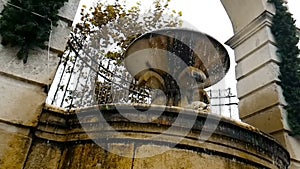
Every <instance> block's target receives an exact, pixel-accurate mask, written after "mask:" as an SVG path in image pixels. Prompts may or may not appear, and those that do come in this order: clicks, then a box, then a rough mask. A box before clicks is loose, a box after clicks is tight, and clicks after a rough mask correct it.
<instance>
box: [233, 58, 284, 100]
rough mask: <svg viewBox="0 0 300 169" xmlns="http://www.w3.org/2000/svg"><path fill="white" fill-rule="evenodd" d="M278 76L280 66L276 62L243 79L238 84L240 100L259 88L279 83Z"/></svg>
mask: <svg viewBox="0 0 300 169" xmlns="http://www.w3.org/2000/svg"><path fill="white" fill-rule="evenodd" d="M278 75H279V66H278V65H277V64H276V63H274V62H270V63H267V64H266V65H264V66H263V67H261V68H259V69H257V70H255V71H254V72H252V73H251V74H248V75H247V76H245V77H243V78H242V79H239V81H238V83H237V95H238V98H239V99H242V98H243V97H245V96H246V95H248V94H251V93H252V92H253V91H255V90H258V89H259V88H262V87H264V86H266V85H268V84H271V83H276V82H278V81H279V79H278Z"/></svg>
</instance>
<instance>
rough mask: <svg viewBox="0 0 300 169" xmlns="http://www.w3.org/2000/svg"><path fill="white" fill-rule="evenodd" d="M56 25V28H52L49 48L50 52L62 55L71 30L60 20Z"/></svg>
mask: <svg viewBox="0 0 300 169" xmlns="http://www.w3.org/2000/svg"><path fill="white" fill-rule="evenodd" d="M57 24H58V25H57V26H56V27H53V31H52V35H51V39H50V46H51V49H52V50H54V51H57V52H58V53H63V52H64V51H65V49H66V45H67V42H68V39H69V35H70V32H71V29H72V28H71V27H69V25H68V23H67V22H65V21H62V20H59V21H58V22H57ZM47 44H48V42H47Z"/></svg>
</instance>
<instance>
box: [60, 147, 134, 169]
mask: <svg viewBox="0 0 300 169" xmlns="http://www.w3.org/2000/svg"><path fill="white" fill-rule="evenodd" d="M102 146H105V145H102ZM107 146H109V148H108V149H109V150H111V151H112V152H122V153H130V154H131V155H133V145H130V144H129V145H128V144H114V145H107ZM131 166H132V158H126V157H122V156H119V155H116V154H113V153H111V152H110V151H106V150H104V149H103V148H102V147H100V146H98V145H96V144H78V145H74V146H71V147H70V148H69V151H68V153H67V154H66V156H65V160H64V162H63V164H62V165H61V168H62V169H65V168H68V169H100V168H107V169H108V168H118V169H131Z"/></svg>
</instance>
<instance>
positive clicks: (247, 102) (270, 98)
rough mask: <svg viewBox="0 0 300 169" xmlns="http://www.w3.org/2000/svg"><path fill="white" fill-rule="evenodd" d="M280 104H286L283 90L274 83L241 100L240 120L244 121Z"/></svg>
mask: <svg viewBox="0 0 300 169" xmlns="http://www.w3.org/2000/svg"><path fill="white" fill-rule="evenodd" d="M280 104H281V105H283V104H285V100H284V98H283V95H282V89H281V87H280V86H278V85H277V84H275V83H272V84H270V85H267V86H265V87H263V88H261V89H259V90H257V91H254V92H252V93H251V94H250V95H247V97H244V98H242V99H240V101H239V112H240V118H241V119H243V118H245V117H247V116H251V115H252V114H255V113H257V112H259V111H261V110H263V109H266V108H269V107H271V106H274V105H280Z"/></svg>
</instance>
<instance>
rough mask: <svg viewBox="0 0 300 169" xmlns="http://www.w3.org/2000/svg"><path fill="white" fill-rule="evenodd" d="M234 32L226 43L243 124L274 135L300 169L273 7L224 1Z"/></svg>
mask: <svg viewBox="0 0 300 169" xmlns="http://www.w3.org/2000/svg"><path fill="white" fill-rule="evenodd" d="M221 2H222V4H223V6H224V8H225V10H226V12H227V14H228V16H229V18H230V20H231V23H232V27H233V30H234V36H233V37H232V38H230V39H229V40H228V41H227V42H226V44H227V45H229V46H230V47H231V48H232V49H234V53H235V61H236V63H237V65H236V78H237V95H238V98H239V100H240V101H239V114H240V118H241V120H242V121H244V122H246V123H248V124H250V125H253V126H254V127H257V128H258V129H260V130H262V131H264V132H267V133H269V134H271V135H272V136H273V137H274V138H276V139H277V140H278V141H279V142H280V143H281V144H282V145H283V146H285V148H286V149H287V150H288V151H289V153H290V155H291V168H292V169H294V168H300V141H299V139H298V140H297V139H296V138H294V137H291V136H290V135H289V134H288V133H287V131H288V130H289V127H288V125H287V122H286V115H285V114H286V112H285V110H284V108H283V105H285V104H286V103H285V101H284V97H283V95H282V89H281V87H280V86H279V85H278V82H279V79H278V75H279V65H278V63H279V62H280V58H278V56H277V55H276V50H277V49H276V46H275V45H276V43H275V40H274V38H273V35H272V33H271V25H272V17H273V15H274V14H275V8H274V6H273V4H271V3H268V1H267V0H221Z"/></svg>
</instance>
